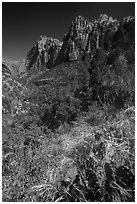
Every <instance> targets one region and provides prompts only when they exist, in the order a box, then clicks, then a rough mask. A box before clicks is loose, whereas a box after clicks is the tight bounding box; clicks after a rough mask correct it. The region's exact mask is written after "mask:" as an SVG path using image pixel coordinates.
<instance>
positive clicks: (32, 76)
mask: <svg viewBox="0 0 137 204" xmlns="http://www.w3.org/2000/svg"><path fill="white" fill-rule="evenodd" d="M131 35H133V33H131ZM131 37H132V36H131ZM115 42H116V40H115ZM3 70H5V71H3V72H4V73H3V124H2V125H3V129H2V131H3V133H2V134H3V137H2V143H3V144H2V145H3V149H2V151H3V166H2V174H3V180H2V183H3V201H5V202H20V201H21V202H22V201H24V202H29V201H33V202H47V201H49V202H51V201H56V202H59V201H67V202H86V201H89V202H97V201H98V202H108V201H109V202H129V201H132V202H133V201H135V195H134V191H135V130H134V129H135V73H134V72H135V50H134V43H131V42H130V41H128V42H127V43H123V42H122V44H119V46H118V45H117V46H113V47H112V49H110V50H107V49H105V48H101V47H99V48H97V49H95V50H94V52H93V54H92V55H91V54H85V55H84V56H83V57H81V59H80V60H79V61H73V62H64V63H61V64H59V65H57V66H56V67H54V68H51V69H45V67H43V68H41V69H40V70H42V71H36V70H35V71H34V69H33V70H30V71H29V72H28V73H26V74H24V75H22V76H21V77H17V76H16V77H15V76H12V75H10V73H9V72H8V71H7V70H8V69H7V67H6V66H5V65H4V67H3ZM5 73H6V74H5Z"/></svg>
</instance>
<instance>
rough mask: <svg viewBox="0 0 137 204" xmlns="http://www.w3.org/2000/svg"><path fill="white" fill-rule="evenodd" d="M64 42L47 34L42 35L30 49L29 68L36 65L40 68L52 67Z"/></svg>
mask: <svg viewBox="0 0 137 204" xmlns="http://www.w3.org/2000/svg"><path fill="white" fill-rule="evenodd" d="M61 46H62V42H60V41H59V40H57V39H53V38H51V37H47V36H42V35H41V36H40V39H39V40H38V41H37V42H36V44H35V45H34V46H33V47H32V49H31V50H30V51H29V53H28V55H27V58H26V63H25V65H26V67H27V70H30V69H31V67H32V66H33V67H35V68H36V69H38V70H41V69H43V68H45V67H46V68H52V67H53V66H54V64H55V62H56V58H57V56H58V53H59V51H60V49H61Z"/></svg>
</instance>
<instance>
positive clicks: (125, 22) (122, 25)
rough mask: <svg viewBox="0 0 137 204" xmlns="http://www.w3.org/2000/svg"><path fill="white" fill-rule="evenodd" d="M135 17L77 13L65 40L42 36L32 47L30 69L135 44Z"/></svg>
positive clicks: (28, 64)
mask: <svg viewBox="0 0 137 204" xmlns="http://www.w3.org/2000/svg"><path fill="white" fill-rule="evenodd" d="M134 29H135V19H134V17H127V18H124V19H122V20H121V21H120V22H119V21H118V20H116V19H113V18H112V17H109V16H107V15H106V14H101V15H100V16H99V18H98V19H95V20H91V21H89V20H87V19H86V18H84V17H82V16H77V17H76V18H75V19H74V20H73V21H72V23H71V25H70V27H69V30H68V33H66V34H65V36H64V39H63V43H62V42H60V41H59V40H57V39H53V38H50V37H46V36H41V37H40V40H38V41H37V42H36V44H35V45H34V46H33V47H32V49H31V50H30V51H29V53H28V55H27V58H26V63H25V65H26V67H27V70H30V69H31V68H32V67H33V68H34V67H35V69H36V70H43V69H46V68H48V69H49V68H52V67H54V66H56V65H58V64H60V63H62V62H66V61H68V62H70V61H79V60H81V59H82V58H83V57H84V56H85V55H86V54H87V53H88V54H89V55H90V57H92V56H93V54H94V51H95V50H96V49H98V48H102V49H104V50H105V51H108V52H109V51H110V50H112V49H115V48H116V49H117V47H122V49H124V47H125V48H127V47H131V46H132V45H134Z"/></svg>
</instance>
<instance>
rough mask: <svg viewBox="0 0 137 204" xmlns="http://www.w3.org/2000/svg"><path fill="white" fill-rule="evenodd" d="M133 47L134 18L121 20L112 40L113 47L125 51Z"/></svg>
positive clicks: (129, 17)
mask: <svg viewBox="0 0 137 204" xmlns="http://www.w3.org/2000/svg"><path fill="white" fill-rule="evenodd" d="M134 45H135V18H134V17H131V16H128V17H126V18H124V19H122V20H121V22H120V25H119V27H118V30H117V32H116V33H115V35H114V38H113V46H115V47H118V46H119V47H122V48H125V49H128V48H130V47H131V46H134Z"/></svg>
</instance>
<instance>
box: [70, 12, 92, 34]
mask: <svg viewBox="0 0 137 204" xmlns="http://www.w3.org/2000/svg"><path fill="white" fill-rule="evenodd" d="M91 30H92V24H91V23H90V22H89V21H88V20H87V19H86V18H84V17H82V16H77V17H76V18H75V19H74V20H73V21H72V24H71V26H70V28H69V35H70V36H71V35H72V36H74V35H79V34H80V33H83V34H84V33H89V32H91ZM77 37H78V36H77Z"/></svg>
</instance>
